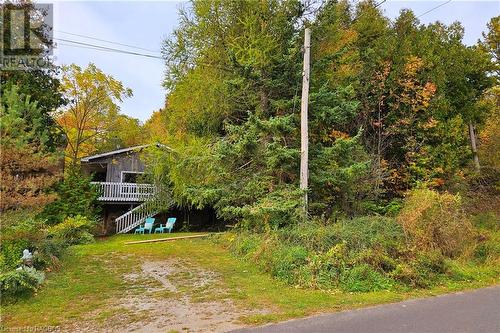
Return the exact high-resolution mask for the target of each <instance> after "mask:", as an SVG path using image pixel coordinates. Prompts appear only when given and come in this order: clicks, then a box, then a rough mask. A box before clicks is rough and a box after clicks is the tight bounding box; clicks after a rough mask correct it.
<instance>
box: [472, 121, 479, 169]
mask: <svg viewBox="0 0 500 333" xmlns="http://www.w3.org/2000/svg"><path fill="white" fill-rule="evenodd" d="M469 137H470V146H471V148H472V158H473V159H474V168H475V169H476V171H477V172H480V171H481V165H480V164H479V156H478V155H477V145H476V133H475V131H474V125H473V124H472V122H470V123H469Z"/></svg>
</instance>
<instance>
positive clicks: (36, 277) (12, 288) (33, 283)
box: [0, 267, 45, 303]
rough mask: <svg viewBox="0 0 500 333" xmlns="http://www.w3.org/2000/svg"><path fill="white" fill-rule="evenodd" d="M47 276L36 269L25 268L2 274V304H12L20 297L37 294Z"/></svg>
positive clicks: (0, 278)
mask: <svg viewBox="0 0 500 333" xmlns="http://www.w3.org/2000/svg"><path fill="white" fill-rule="evenodd" d="M44 279H45V275H44V274H43V272H39V271H37V270H36V269H34V268H30V267H23V268H22V269H18V270H12V271H9V272H7V273H3V274H0V293H1V295H2V297H1V301H2V303H6V302H12V301H14V300H16V299H17V298H19V297H23V296H28V295H30V294H32V293H33V292H35V291H36V290H37V288H38V286H39V285H40V284H42V283H43V281H44Z"/></svg>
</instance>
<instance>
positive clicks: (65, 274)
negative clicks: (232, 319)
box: [2, 234, 498, 327]
mask: <svg viewBox="0 0 500 333" xmlns="http://www.w3.org/2000/svg"><path fill="white" fill-rule="evenodd" d="M180 235H181V234H171V235H169V236H170V237H175V236H180ZM182 235H185V234H182ZM161 237H165V235H145V236H142V235H141V236H135V235H119V236H113V237H110V238H106V239H101V240H98V241H97V242H95V243H93V244H87V245H78V246H74V247H71V248H70V250H69V251H68V253H66V254H65V256H64V258H63V260H62V262H63V267H62V269H61V270H60V271H58V272H53V273H50V274H49V275H48V277H47V281H46V282H45V284H44V285H43V287H42V288H41V289H40V290H39V291H38V293H37V294H36V295H35V296H34V297H32V298H31V299H26V300H20V301H19V302H17V303H15V304H12V305H8V306H6V307H4V308H3V309H2V321H3V324H4V325H5V326H7V327H21V326H44V325H50V326H59V325H78V323H79V322H81V321H82V320H90V321H93V322H96V323H103V322H106V321H107V320H108V319H109V318H110V317H113V316H114V315H116V313H115V311H114V310H113V309H110V304H113V302H115V301H116V300H117V299H119V297H120V296H121V295H123V294H124V293H128V292H131V293H138V292H143V291H144V290H142V289H141V288H142V285H139V286H138V285H136V284H135V283H130V282H127V281H126V280H125V279H124V278H123V277H124V275H126V274H131V273H134V272H137V271H138V270H139V269H140V265H141V263H143V262H147V261H155V260H166V259H169V260H172V259H173V260H183V261H186V262H189V263H190V264H192V265H195V266H196V267H197V268H199V269H203V270H206V271H209V272H214V273H215V278H214V281H215V282H213V284H212V285H210V287H213V288H207V287H206V286H202V287H199V288H193V289H192V290H189V289H185V290H178V291H177V292H175V293H174V292H166V293H163V294H162V293H156V294H155V293H152V296H153V297H165V298H170V297H173V298H175V297H178V296H180V295H183V294H185V295H188V296H190V297H192V298H193V301H196V299H197V297H196V295H195V294H194V293H193V290H197V291H200V292H202V293H203V297H201V296H198V298H199V300H200V301H203V300H218V299H227V298H228V299H232V300H233V301H234V302H235V305H236V306H238V307H242V308H250V309H266V311H265V312H264V313H262V314H252V315H248V316H243V317H242V318H241V320H242V321H243V322H244V323H247V324H261V323H267V322H272V321H278V320H283V319H288V318H293V317H301V316H305V315H310V314H314V313H319V312H323V311H339V310H344V309H349V308H357V307H361V306H367V305H373V304H379V303H387V302H395V301H400V300H403V299H407V298H409V297H420V296H428V295H436V294H441V293H445V292H449V291H456V290H463V289H470V288H477V287H483V286H487V285H491V284H495V283H498V274H492V272H491V270H489V269H486V268H484V269H483V270H482V269H478V266H468V265H465V264H464V265H459V267H458V268H456V269H457V270H458V269H459V270H462V274H463V275H464V276H471V275H472V277H473V278H470V279H467V278H465V279H459V280H456V281H449V282H447V283H446V284H443V285H437V286H435V287H433V288H431V289H429V290H415V291H413V290H412V291H407V290H399V291H395V290H390V291H373V292H366V293H355V292H354V293H352V292H343V291H340V290H338V289H333V290H311V289H302V288H298V287H295V286H290V285H288V284H286V283H285V282H283V281H280V280H277V279H273V278H272V277H271V276H269V275H268V274H266V273H263V272H262V271H261V269H260V268H259V267H256V266H255V265H254V264H252V263H251V262H249V261H248V260H240V259H238V258H236V257H235V256H234V255H232V254H231V253H230V252H229V250H228V249H226V248H225V247H224V246H223V245H222V244H218V243H215V242H213V241H212V240H210V239H191V240H190V239H187V240H178V241H174V242H160V243H149V244H135V245H124V243H125V242H126V241H132V240H138V239H155V238H161ZM299 254H300V253H299ZM358 273H359V274H361V275H363V276H365V275H366V276H367V278H369V279H377V278H378V277H377V276H372V275H370V274H371V273H370V272H358ZM177 278H178V279H189V278H190V277H189V271H188V272H186V273H185V274H184V273H183V274H179V275H178V276H177ZM353 281H354V280H353ZM380 283H385V282H384V281H382V282H380ZM361 289H362V287H361ZM140 320H141V319H140V318H134V321H140Z"/></svg>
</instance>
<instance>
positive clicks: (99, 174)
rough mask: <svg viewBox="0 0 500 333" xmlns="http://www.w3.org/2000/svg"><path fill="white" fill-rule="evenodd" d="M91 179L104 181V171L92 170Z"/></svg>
mask: <svg viewBox="0 0 500 333" xmlns="http://www.w3.org/2000/svg"><path fill="white" fill-rule="evenodd" d="M92 180H93V181H94V182H105V181H106V171H102V172H94V173H93V174H92Z"/></svg>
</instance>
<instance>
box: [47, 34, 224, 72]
mask: <svg viewBox="0 0 500 333" xmlns="http://www.w3.org/2000/svg"><path fill="white" fill-rule="evenodd" d="M54 39H55V40H59V41H62V42H67V43H73V44H66V43H58V45H63V46H70V47H79V48H83V49H89V50H95V51H104V52H114V53H122V54H128V55H135V56H141V57H146V58H153V59H161V60H165V58H163V57H160V56H155V55H150V54H145V53H138V52H132V51H127V50H120V49H115V48H112V47H106V46H102V45H96V44H90V43H84V42H79V41H73V40H69V39H64V38H54ZM75 44H76V45H75ZM196 65H201V66H206V67H212V68H217V69H221V70H225V71H228V69H226V68H225V67H223V66H219V65H214V64H210V63H207V62H202V61H198V62H197V63H196Z"/></svg>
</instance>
